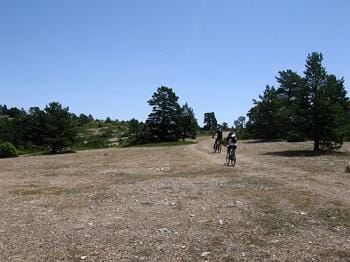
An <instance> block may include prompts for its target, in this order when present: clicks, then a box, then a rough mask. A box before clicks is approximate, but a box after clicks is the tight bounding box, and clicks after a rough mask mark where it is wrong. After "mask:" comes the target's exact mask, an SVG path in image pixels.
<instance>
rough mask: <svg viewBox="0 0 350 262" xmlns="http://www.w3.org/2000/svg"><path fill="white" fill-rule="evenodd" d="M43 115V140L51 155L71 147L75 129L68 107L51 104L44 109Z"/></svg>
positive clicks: (55, 103)
mask: <svg viewBox="0 0 350 262" xmlns="http://www.w3.org/2000/svg"><path fill="white" fill-rule="evenodd" d="M45 113H46V114H45V131H44V138H43V140H44V141H45V144H47V145H48V146H49V147H50V149H51V153H53V154H54V153H57V152H58V151H60V150H62V149H63V148H65V147H70V146H72V144H73V142H74V140H75V137H76V129H75V123H74V121H73V119H72V116H71V114H70V113H69V109H68V107H66V108H63V107H62V106H61V104H60V103H58V102H52V103H50V104H49V105H48V106H46V107H45Z"/></svg>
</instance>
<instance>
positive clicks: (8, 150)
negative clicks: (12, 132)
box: [0, 142, 17, 158]
mask: <svg viewBox="0 0 350 262" xmlns="http://www.w3.org/2000/svg"><path fill="white" fill-rule="evenodd" d="M16 156H17V150H16V148H15V147H14V146H13V145H12V144H11V143H10V142H5V143H2V144H0V158H7V157H16Z"/></svg>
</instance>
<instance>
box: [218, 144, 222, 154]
mask: <svg viewBox="0 0 350 262" xmlns="http://www.w3.org/2000/svg"><path fill="white" fill-rule="evenodd" d="M218 153H221V144H219V145H218Z"/></svg>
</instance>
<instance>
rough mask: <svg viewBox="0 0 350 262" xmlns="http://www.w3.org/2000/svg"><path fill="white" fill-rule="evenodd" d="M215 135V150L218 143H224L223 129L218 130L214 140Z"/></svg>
mask: <svg viewBox="0 0 350 262" xmlns="http://www.w3.org/2000/svg"><path fill="white" fill-rule="evenodd" d="M215 135H216V138H215V143H214V146H213V148H214V149H215V145H216V144H217V142H219V143H220V144H221V141H222V129H221V127H218V128H217V129H216V132H215V134H214V135H213V138H214V136H215Z"/></svg>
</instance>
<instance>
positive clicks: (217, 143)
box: [213, 140, 221, 153]
mask: <svg viewBox="0 0 350 262" xmlns="http://www.w3.org/2000/svg"><path fill="white" fill-rule="evenodd" d="M213 148H214V153H221V141H220V140H217V141H215V143H214V146H213Z"/></svg>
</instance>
